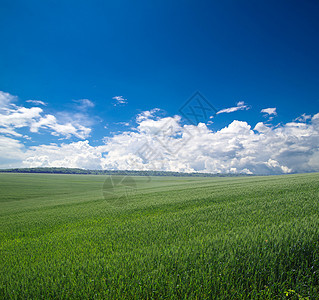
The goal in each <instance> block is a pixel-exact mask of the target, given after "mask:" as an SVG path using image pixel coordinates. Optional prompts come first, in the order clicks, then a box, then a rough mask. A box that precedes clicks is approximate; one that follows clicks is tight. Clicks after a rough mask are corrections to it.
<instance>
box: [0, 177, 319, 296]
mask: <svg viewBox="0 0 319 300" xmlns="http://www.w3.org/2000/svg"><path fill="white" fill-rule="evenodd" d="M114 178H116V176H115V177H114ZM108 179H109V178H108V177H107V176H100V175H53V174H0V226H1V231H0V298H1V299H26V298H27V299H53V298H60V299H66V298H73V299H74V298H76V299H101V298H105V299H216V298H217V299H246V298H247V299H288V298H289V299H306V297H309V299H318V294H319V174H318V173H314V174H300V175H285V176H267V177H257V176H256V177H238V178H237V177H236V178H231V177H230V178H219V177H214V178H200V177H192V178H191V177H151V178H148V177H142V176H140V177H139V176H135V177H131V178H130V180H131V182H133V183H134V190H133V191H132V192H130V193H129V194H123V195H124V196H122V192H123V189H121V188H119V189H116V188H114V189H110V190H109V191H108V190H105V189H108V186H105V182H107V181H106V180H108ZM103 186H104V188H103ZM135 187H136V188H135ZM103 189H104V190H103ZM103 192H104V194H103ZM105 192H106V193H105ZM112 193H113V194H114V197H113V198H112ZM106 195H107V196H106ZM119 196H122V197H119ZM114 199H115V200H120V201H115V200H114Z"/></svg>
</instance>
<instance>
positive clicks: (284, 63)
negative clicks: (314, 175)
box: [0, 0, 319, 174]
mask: <svg viewBox="0 0 319 300" xmlns="http://www.w3.org/2000/svg"><path fill="white" fill-rule="evenodd" d="M0 12H1V18H0V34H1V41H2V43H1V47H0V168H16V167H48V166H49V167H50V166H51V167H53V166H54V167H78V168H87V169H112V170H116V169H130V170H153V169H156V170H166V171H179V172H211V173H247V174H287V173H301V172H316V171H317V172H318V171H319V55H318V53H319V18H318V15H319V2H318V1H315V0H306V1H281V0H280V1H278V0H276V1H273V0H270V1H247V0H237V1H230V0H225V1H201V0H197V1H172V0H171V1H166V0H162V1H127V0H126V1H125V0H118V1H97V0H91V1H79V0H78V1H72V0H68V1H34V0H30V1H17V0H10V1H8V0H0Z"/></svg>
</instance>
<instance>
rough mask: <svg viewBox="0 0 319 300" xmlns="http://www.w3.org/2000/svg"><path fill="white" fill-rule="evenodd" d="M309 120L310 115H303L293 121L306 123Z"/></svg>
mask: <svg viewBox="0 0 319 300" xmlns="http://www.w3.org/2000/svg"><path fill="white" fill-rule="evenodd" d="M310 119H311V115H306V114H305V113H304V114H302V115H301V116H300V117H298V118H296V119H295V120H294V121H299V122H307V120H310Z"/></svg>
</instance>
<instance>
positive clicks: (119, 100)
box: [112, 96, 127, 106]
mask: <svg viewBox="0 0 319 300" xmlns="http://www.w3.org/2000/svg"><path fill="white" fill-rule="evenodd" d="M112 99H113V100H115V101H116V102H115V103H114V104H113V105H114V106H117V105H119V104H122V105H124V104H127V99H125V98H124V97H123V96H115V97H113V98H112Z"/></svg>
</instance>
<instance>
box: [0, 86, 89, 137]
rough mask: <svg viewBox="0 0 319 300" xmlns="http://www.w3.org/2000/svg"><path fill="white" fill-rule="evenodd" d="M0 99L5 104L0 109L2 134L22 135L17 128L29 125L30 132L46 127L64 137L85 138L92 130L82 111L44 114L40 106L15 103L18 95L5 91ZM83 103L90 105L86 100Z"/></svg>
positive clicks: (0, 129) (0, 94)
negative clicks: (55, 114) (24, 105)
mask: <svg viewBox="0 0 319 300" xmlns="http://www.w3.org/2000/svg"><path fill="white" fill-rule="evenodd" d="M82 100H87V99H82ZM0 101H1V103H2V105H3V106H2V107H1V108H2V109H0V133H2V134H5V135H11V136H15V137H21V136H22V134H21V133H19V132H18V131H17V130H19V129H20V128H23V127H27V128H29V129H30V132H34V133H36V132H39V130H40V129H46V130H49V132H50V133H51V134H52V135H54V136H60V137H64V138H70V137H72V136H75V137H77V138H80V139H85V138H87V137H88V136H89V134H90V132H91V129H90V128H89V127H87V126H88V125H89V124H88V123H89V122H88V121H87V117H86V116H85V115H83V114H81V113H57V116H54V115H51V114H46V115H43V112H44V111H43V109H42V108H40V107H30V108H26V107H22V106H17V105H15V104H13V103H12V102H13V101H16V97H15V96H12V95H10V94H8V93H4V92H0ZM29 101H31V100H29ZM32 101H40V100H32ZM30 103H33V102H30ZM81 103H82V104H83V103H85V105H88V102H86V101H85V102H81Z"/></svg>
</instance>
